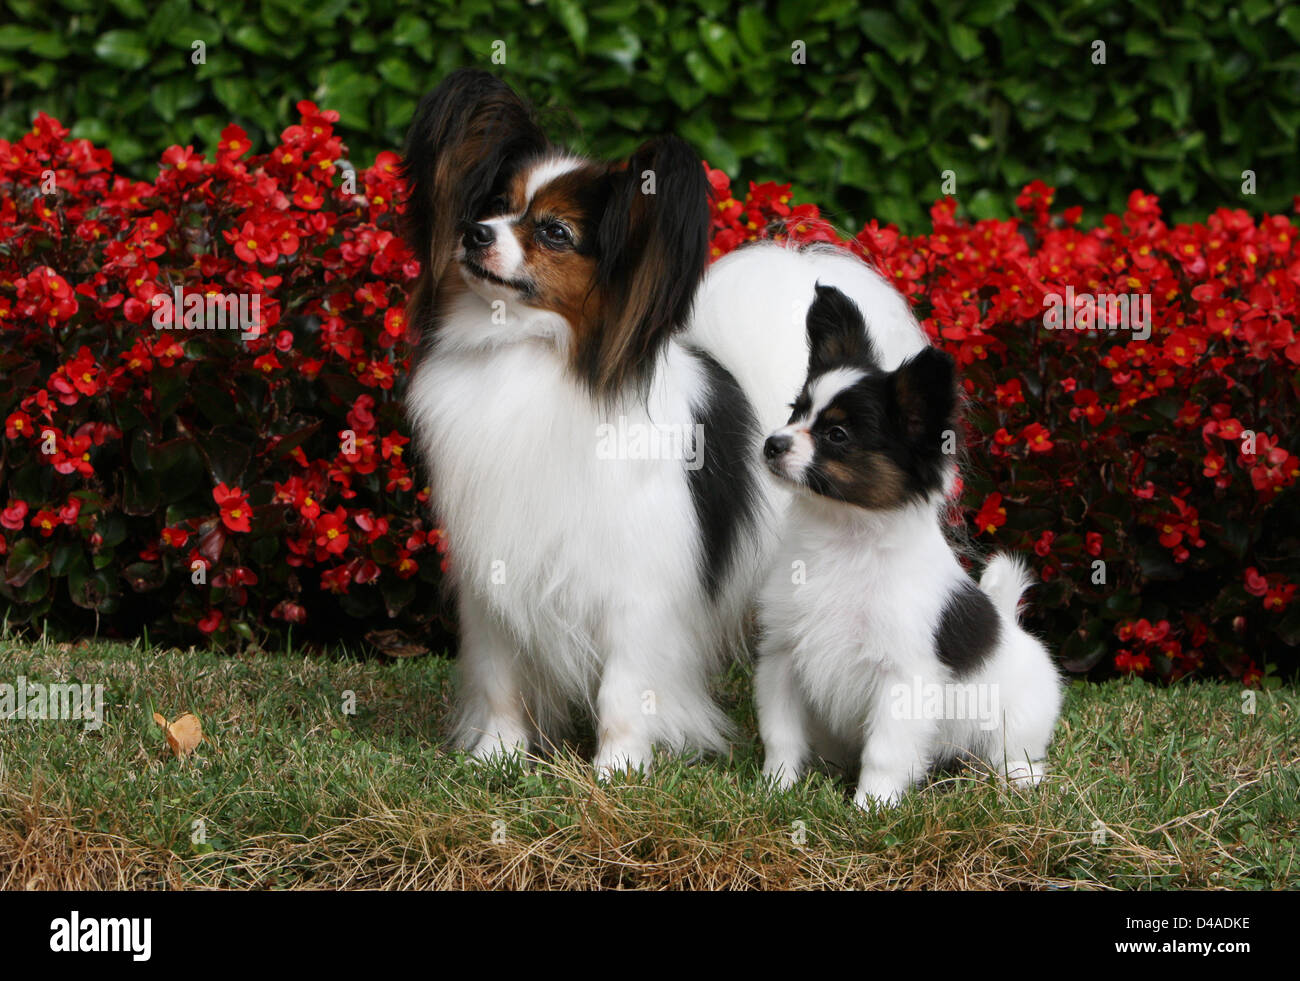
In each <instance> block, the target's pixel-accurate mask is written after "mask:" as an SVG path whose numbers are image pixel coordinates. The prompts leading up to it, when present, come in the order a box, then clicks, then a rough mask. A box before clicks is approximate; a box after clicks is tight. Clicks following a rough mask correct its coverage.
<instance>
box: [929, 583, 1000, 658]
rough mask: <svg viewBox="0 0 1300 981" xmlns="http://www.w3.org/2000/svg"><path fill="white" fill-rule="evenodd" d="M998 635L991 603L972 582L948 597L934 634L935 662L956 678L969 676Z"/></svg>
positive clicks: (989, 652) (994, 642)
mask: <svg viewBox="0 0 1300 981" xmlns="http://www.w3.org/2000/svg"><path fill="white" fill-rule="evenodd" d="M1001 635H1002V622H1001V621H1000V620H999V619H998V614H997V611H996V610H995V609H994V608H993V602H992V600H990V599H989V598H988V596H987V595H986V594H985V593H984V591H983V590H982V589H980V588H979V587H978V586H976V585H975V584H974V583H973V582H970V581H967V582H965V583H963V584H962V586H961V588H959V589H958V590H957V591H956V592H955V593H953V594H952V595H951V596H949V597H948V602H947V604H946V605H945V606H944V608H943V615H942V616H941V617H940V618H939V629H938V630H936V631H935V634H934V646H935V650H936V651H937V652H938V654H939V660H940V661H942V662H943V663H944V665H945V666H946V667H948V668H950V669H951V670H952V671H953V673H954V674H956V675H957V677H959V678H960V677H962V676H963V675H967V674H970V673H971V672H972V671H974V670H975V669H976V668H978V667H979V666H980V665H981V664H983V663H984V661H985V660H986V659H987V658H988V656H989V655H990V654H992V653H993V650H994V649H995V648H996V647H997V644H998V640H999V639H1000V637H1001Z"/></svg>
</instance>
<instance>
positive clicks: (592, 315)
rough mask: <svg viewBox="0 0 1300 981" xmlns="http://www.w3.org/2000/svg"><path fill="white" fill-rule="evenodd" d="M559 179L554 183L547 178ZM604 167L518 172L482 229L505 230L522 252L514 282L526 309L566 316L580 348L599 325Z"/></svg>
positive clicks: (485, 213) (552, 165) (546, 166)
mask: <svg viewBox="0 0 1300 981" xmlns="http://www.w3.org/2000/svg"><path fill="white" fill-rule="evenodd" d="M550 170H554V171H556V173H555V176H553V177H551V176H548V171H550ZM607 173H608V170H607V168H606V167H605V166H604V165H601V164H596V163H591V162H576V163H574V164H573V165H572V166H571V167H570V168H569V169H564V165H563V163H562V162H561V163H557V162H556V161H554V160H541V161H539V162H537V163H535V164H534V165H532V166H528V167H524V168H521V169H520V170H519V172H518V173H516V174H515V175H514V176H513V177H512V178H511V179H510V180H509V181H507V182H506V183H505V185H504V186H503V187H501V188H500V190H499V192H498V193H497V194H496V195H494V196H493V197H492V198H490V199H489V200H488V202H487V203H486V204H485V206H484V208H483V210H482V212H481V213H480V214H479V215H478V219H477V220H479V221H481V222H491V223H493V224H494V225H498V226H499V224H500V223H502V222H504V223H505V224H506V227H505V228H502V229H501V233H503V234H509V235H510V236H511V237H512V238H513V240H514V242H513V245H514V246H515V247H517V252H516V251H515V249H513V248H512V249H510V250H509V251H510V252H511V254H513V255H515V256H516V257H517V262H516V263H515V264H514V265H513V269H512V274H511V275H510V277H509V278H510V279H511V280H512V281H514V282H517V283H519V284H520V285H521V286H522V287H524V288H523V289H520V290H518V291H517V292H519V294H520V297H519V299H520V301H521V302H523V303H525V304H527V305H528V306H530V307H534V308H536V309H539V310H547V311H550V312H552V313H556V314H559V315H560V316H561V317H563V318H564V319H565V320H566V321H567V322H568V323H569V325H570V327H571V328H572V330H573V332H574V335H575V336H574V340H575V344H574V348H575V350H576V349H581V348H582V346H583V344H584V341H585V340H586V338H585V336H584V335H585V334H586V333H587V332H588V331H590V330H592V329H594V326H595V325H596V324H598V323H599V322H600V319H601V316H600V315H601V310H600V303H601V297H600V294H599V291H597V290H596V289H595V288H594V286H595V282H596V272H597V258H596V244H597V242H596V240H597V236H598V233H599V228H600V221H601V218H602V216H603V214H604V209H605V207H606V205H607V203H608V198H609V182H608V180H607Z"/></svg>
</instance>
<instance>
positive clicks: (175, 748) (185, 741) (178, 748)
mask: <svg viewBox="0 0 1300 981" xmlns="http://www.w3.org/2000/svg"><path fill="white" fill-rule="evenodd" d="M153 720H154V721H155V722H157V723H158V724H159V725H160V726H162V729H163V732H164V733H165V734H166V736H167V745H168V746H170V747H171V750H172V752H173V753H175V754H176V755H177V756H189V754H190V753H192V752H194V750H195V749H197V748H198V745H199V743H201V742H203V727H202V726H201V725H199V720H198V718H196V717H195V715H194V714H193V713H192V712H186V713H185V714H184V715H182V716H181V717H180V718H178V719H177V720H176V721H175V722H168V721H167V720H166V719H164V718H163V717H162V716H161V715H159V714H158V713H157V712H155V713H154V714H153Z"/></svg>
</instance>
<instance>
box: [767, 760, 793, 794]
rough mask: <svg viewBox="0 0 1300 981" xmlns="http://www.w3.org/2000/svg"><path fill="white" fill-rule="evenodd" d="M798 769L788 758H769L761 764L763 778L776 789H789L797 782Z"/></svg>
mask: <svg viewBox="0 0 1300 981" xmlns="http://www.w3.org/2000/svg"><path fill="white" fill-rule="evenodd" d="M799 769H800V768H799V764H798V763H793V762H790V761H789V760H785V761H783V760H769V761H768V762H766V763H764V764H763V778H764V779H765V780H767V781H768V782H769V783H770V784H771V785H772V787H774V788H775V789H776V790H789V789H790V788H791V787H793V786H794V785H795V784H796V783H798V782H799Z"/></svg>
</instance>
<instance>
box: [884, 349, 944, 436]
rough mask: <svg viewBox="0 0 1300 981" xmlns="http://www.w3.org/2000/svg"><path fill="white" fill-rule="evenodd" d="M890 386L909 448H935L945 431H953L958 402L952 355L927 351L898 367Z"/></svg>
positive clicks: (937, 351)
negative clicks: (909, 444) (910, 445)
mask: <svg viewBox="0 0 1300 981" xmlns="http://www.w3.org/2000/svg"><path fill="white" fill-rule="evenodd" d="M891 384H892V386H893V388H892V393H893V404H894V409H895V411H896V412H897V413H898V422H899V425H900V427H901V428H902V430H903V432H904V433H905V434H906V437H907V439H908V441H909V442H910V443H911V444H912V445H913V446H916V447H921V448H925V449H931V448H937V447H938V446H939V444H940V443H941V441H942V439H943V433H944V431H945V430H948V429H952V430H954V431H956V427H957V411H958V406H959V400H958V395H957V368H956V364H955V362H954V361H953V359H952V355H950V354H948V353H947V352H946V351H940V350H939V349H938V348H937V347H927V348H925V349H924V350H923V351H921V352H920V353H919V354H916V355H914V356H913V357H911V358H908V359H907V360H906V361H904V362H903V363H902V364H901V365H899V367H898V370H897V371H896V372H894V374H893V376H892V378H891Z"/></svg>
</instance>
